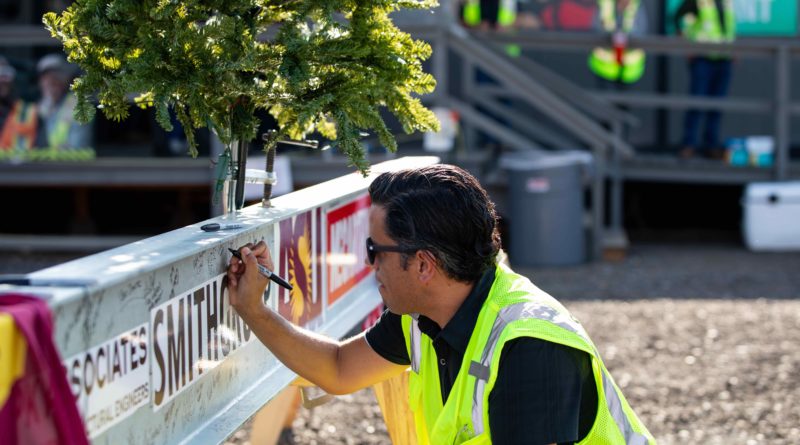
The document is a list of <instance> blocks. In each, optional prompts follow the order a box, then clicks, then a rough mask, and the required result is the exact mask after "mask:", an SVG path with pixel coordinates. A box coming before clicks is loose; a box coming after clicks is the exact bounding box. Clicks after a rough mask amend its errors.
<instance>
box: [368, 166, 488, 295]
mask: <svg viewBox="0 0 800 445" xmlns="http://www.w3.org/2000/svg"><path fill="white" fill-rule="evenodd" d="M369 195H370V198H371V199H372V203H373V204H378V205H381V206H383V207H384V208H385V209H386V221H385V224H386V232H387V234H388V235H389V236H390V237H391V238H392V239H393V240H394V241H396V242H397V243H398V244H399V245H400V246H402V247H413V248H419V249H420V250H427V251H429V252H431V254H432V255H433V256H434V257H435V258H436V260H437V261H438V263H439V266H440V267H441V268H442V270H444V272H445V274H446V275H447V276H448V277H449V278H451V279H454V280H457V281H461V282H466V283H472V282H475V281H477V280H478V279H479V278H480V277H481V275H482V274H483V273H484V272H485V271H486V270H487V268H489V267H490V266H492V265H494V263H495V259H496V257H497V252H498V250H499V249H500V234H499V233H498V231H497V213H496V212H495V209H494V203H493V202H492V201H491V200H490V199H489V195H488V194H487V193H486V191H485V190H484V189H483V187H481V185H480V183H478V180H477V179H475V177H474V176H472V175H471V174H469V173H467V172H466V171H464V170H462V169H460V168H458V167H456V166H453V165H444V164H437V165H431V166H427V167H422V168H415V169H408V170H401V171H397V172H388V173H383V174H381V175H380V176H378V177H377V178H376V179H375V181H374V182H373V183H372V184H371V185H370V187H369Z"/></svg>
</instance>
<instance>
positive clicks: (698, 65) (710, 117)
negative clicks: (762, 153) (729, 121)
mask: <svg viewBox="0 0 800 445" xmlns="http://www.w3.org/2000/svg"><path fill="white" fill-rule="evenodd" d="M689 74H690V76H691V79H690V83H689V93H690V94H691V95H692V96H706V97H724V96H725V95H727V94H728V85H729V84H730V80H731V60H730V59H709V58H706V57H695V58H693V59H692V60H691V61H690V62H689ZM703 115H705V116H706V126H705V132H704V133H703V144H702V145H701V146H698V140H697V139H698V138H697V131H698V127H699V126H700V119H701V118H702V116H703ZM719 121H720V112H719V110H708V111H699V110H695V109H690V110H689V111H688V112H687V113H686V116H684V121H683V145H684V146H685V147H695V148H700V149H711V148H718V147H720V146H721V145H720V141H719Z"/></svg>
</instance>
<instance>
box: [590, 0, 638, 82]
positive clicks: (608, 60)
mask: <svg viewBox="0 0 800 445" xmlns="http://www.w3.org/2000/svg"><path fill="white" fill-rule="evenodd" d="M598 9H599V11H600V21H601V23H602V24H603V29H604V30H605V31H606V32H609V33H613V32H614V31H616V30H617V14H616V1H615V0H599V2H598ZM638 9H639V0H631V2H630V3H628V6H627V7H626V8H625V11H624V12H623V15H622V26H621V30H622V31H623V32H625V33H628V32H630V31H631V30H632V29H633V23H634V20H635V19H636V12H637V11H638ZM644 65H645V54H644V51H643V50H641V49H625V50H624V52H623V53H622V64H620V63H619V62H617V57H616V54H615V53H614V50H613V49H612V48H603V47H597V48H595V49H594V50H593V51H592V54H591V55H590V56H589V68H590V69H591V70H592V72H593V73H595V74H596V75H597V76H598V77H602V78H603V79H606V80H610V81H613V82H616V81H620V82H624V83H634V82H636V81H638V80H639V79H640V78H641V77H642V75H643V74H644Z"/></svg>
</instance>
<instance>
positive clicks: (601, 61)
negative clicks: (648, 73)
mask: <svg viewBox="0 0 800 445" xmlns="http://www.w3.org/2000/svg"><path fill="white" fill-rule="evenodd" d="M644 63H645V55H644V51H642V50H641V49H627V50H625V52H624V53H623V55H622V65H620V64H618V63H617V57H616V55H615V54H614V52H613V51H612V50H610V49H608V48H595V49H594V51H592V54H591V55H590V56H589V68H591V70H592V72H593V73H595V74H596V75H597V76H598V77H602V78H603V79H606V80H610V81H612V82H616V81H622V82H624V83H634V82H636V81H638V80H639V79H641V78H642V75H643V74H644ZM623 67H624V68H623Z"/></svg>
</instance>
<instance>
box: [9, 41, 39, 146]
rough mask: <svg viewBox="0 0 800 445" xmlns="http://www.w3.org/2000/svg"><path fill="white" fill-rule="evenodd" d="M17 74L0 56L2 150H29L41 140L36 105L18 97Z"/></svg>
mask: <svg viewBox="0 0 800 445" xmlns="http://www.w3.org/2000/svg"><path fill="white" fill-rule="evenodd" d="M16 74H17V71H16V70H15V69H14V67H13V66H11V64H10V63H8V60H6V58H5V57H3V56H0V150H7V151H8V150H28V149H30V148H32V147H34V146H36V145H38V143H37V142H40V140H37V139H41V138H40V132H39V116H38V113H37V110H36V105H35V104H33V103H29V102H25V101H24V100H22V99H20V98H19V97H18V96H17V94H16V91H15V89H14V79H15V78H16Z"/></svg>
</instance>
